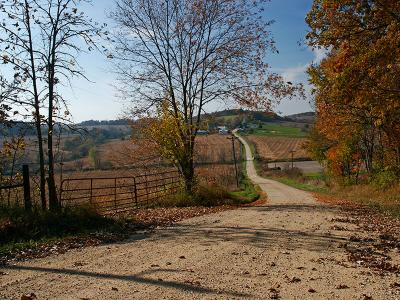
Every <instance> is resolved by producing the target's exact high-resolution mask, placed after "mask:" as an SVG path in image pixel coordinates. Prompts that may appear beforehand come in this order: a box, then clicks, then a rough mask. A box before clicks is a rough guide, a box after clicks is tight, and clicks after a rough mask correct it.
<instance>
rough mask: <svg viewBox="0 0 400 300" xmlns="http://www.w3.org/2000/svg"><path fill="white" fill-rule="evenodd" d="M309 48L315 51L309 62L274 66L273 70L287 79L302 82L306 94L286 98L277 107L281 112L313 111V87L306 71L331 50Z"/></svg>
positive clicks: (286, 113) (312, 51)
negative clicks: (301, 97)
mask: <svg viewBox="0 0 400 300" xmlns="http://www.w3.org/2000/svg"><path fill="white" fill-rule="evenodd" d="M308 50H309V51H310V52H311V53H313V59H312V61H310V62H309V63H306V64H304V65H298V66H294V67H288V68H274V69H273V70H272V71H273V72H276V73H278V74H281V75H282V77H283V78H284V80H285V81H290V82H293V83H302V84H303V86H304V90H305V95H306V98H305V99H298V100H289V99H284V100H283V101H282V102H281V103H280V104H279V105H278V106H277V107H276V109H277V110H278V112H280V113H281V114H284V115H289V114H294V113H300V112H306V111H311V110H312V109H313V108H312V106H311V105H310V102H313V101H312V95H311V88H312V87H311V85H310V83H309V82H308V76H307V73H306V71H307V69H308V67H309V66H310V65H311V64H312V63H320V62H321V61H322V60H323V59H324V58H325V57H326V55H327V53H328V52H329V50H327V49H322V48H321V49H318V48H315V49H312V48H308Z"/></svg>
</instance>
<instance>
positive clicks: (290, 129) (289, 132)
mask: <svg viewBox="0 0 400 300" xmlns="http://www.w3.org/2000/svg"><path fill="white" fill-rule="evenodd" d="M301 125H302V126H306V125H303V124H301ZM252 134H254V135H258V136H271V137H278V136H280V137H288V138H289V137H290V138H304V137H306V136H307V128H306V127H294V126H285V125H284V124H276V123H264V124H262V127H261V128H256V129H254V132H253V133H252Z"/></svg>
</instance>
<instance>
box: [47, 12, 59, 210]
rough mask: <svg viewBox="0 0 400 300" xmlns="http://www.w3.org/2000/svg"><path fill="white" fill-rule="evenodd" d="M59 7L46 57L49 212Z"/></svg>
mask: <svg viewBox="0 0 400 300" xmlns="http://www.w3.org/2000/svg"><path fill="white" fill-rule="evenodd" d="M59 9H60V8H59V7H58V12H57V19H56V22H55V24H54V25H53V26H54V30H53V36H52V37H51V41H50V45H49V46H50V47H49V57H48V70H49V74H48V85H49V87H48V89H49V113H48V114H49V115H48V128H49V131H48V134H47V139H48V141H47V153H48V167H49V174H48V175H49V178H48V185H49V205H50V209H51V210H57V209H58V208H59V202H58V200H57V190H56V183H55V179H54V177H55V175H54V151H53V133H54V132H53V131H54V120H53V118H54V102H55V95H54V94H55V90H54V88H55V84H56V78H55V68H56V37H57V26H58V18H59Z"/></svg>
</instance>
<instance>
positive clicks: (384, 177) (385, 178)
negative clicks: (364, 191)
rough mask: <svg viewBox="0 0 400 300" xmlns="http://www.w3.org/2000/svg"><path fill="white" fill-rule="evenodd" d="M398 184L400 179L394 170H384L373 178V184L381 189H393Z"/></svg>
mask: <svg viewBox="0 0 400 300" xmlns="http://www.w3.org/2000/svg"><path fill="white" fill-rule="evenodd" d="M398 182H399V179H398V177H397V176H396V173H395V172H394V171H392V170H384V171H382V172H379V173H377V174H375V175H374V176H373V178H372V183H373V184H374V185H375V186H376V187H378V188H380V189H386V188H389V187H392V186H394V185H395V184H396V183H398Z"/></svg>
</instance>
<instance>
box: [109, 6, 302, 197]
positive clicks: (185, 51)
mask: <svg viewBox="0 0 400 300" xmlns="http://www.w3.org/2000/svg"><path fill="white" fill-rule="evenodd" d="M264 2H266V1H263V0H256V1H248V0H117V2H116V9H115V11H114V12H113V13H112V14H111V17H112V18H113V19H114V20H115V21H116V23H117V26H118V28H119V30H118V32H117V34H115V37H114V38H113V39H112V41H113V42H114V45H115V52H114V53H112V55H110V56H112V57H113V58H114V59H115V66H116V70H117V73H118V75H119V79H120V83H121V85H120V91H121V94H122V96H123V97H125V98H127V99H131V100H132V102H133V111H134V112H135V113H139V114H143V113H148V112H149V111H150V112H151V111H153V112H154V111H156V109H155V108H157V107H159V106H160V105H161V103H162V102H163V100H167V101H168V102H169V104H170V107H171V113H172V114H173V115H174V117H175V118H176V120H178V121H177V127H178V130H179V132H180V137H181V139H182V141H183V144H184V149H185V151H184V152H185V155H184V157H180V158H179V160H180V161H178V167H179V169H180V171H181V173H182V175H183V176H184V178H185V181H186V188H187V189H188V190H190V191H191V189H192V186H193V180H194V163H193V153H194V151H193V150H194V144H195V138H196V134H197V131H198V129H199V125H200V122H201V114H202V112H203V110H204V107H205V106H206V105H207V104H209V103H211V102H213V101H218V100H222V101H234V102H236V103H238V104H240V105H243V106H247V107H252V108H263V109H267V110H269V109H271V104H272V100H273V99H280V98H282V97H285V96H290V95H292V94H293V93H294V92H295V91H296V90H298V88H299V87H298V86H293V85H291V84H290V83H285V82H284V81H283V80H282V78H281V77H280V76H278V75H277V74H272V73H269V72H268V65H267V64H266V63H265V58H266V54H267V53H268V52H269V51H271V52H273V51H276V50H275V46H274V41H273V40H272V38H271V35H270V33H269V31H268V30H267V28H268V26H269V25H270V24H271V22H270V21H265V20H264V19H263V18H262V10H263V4H264Z"/></svg>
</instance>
